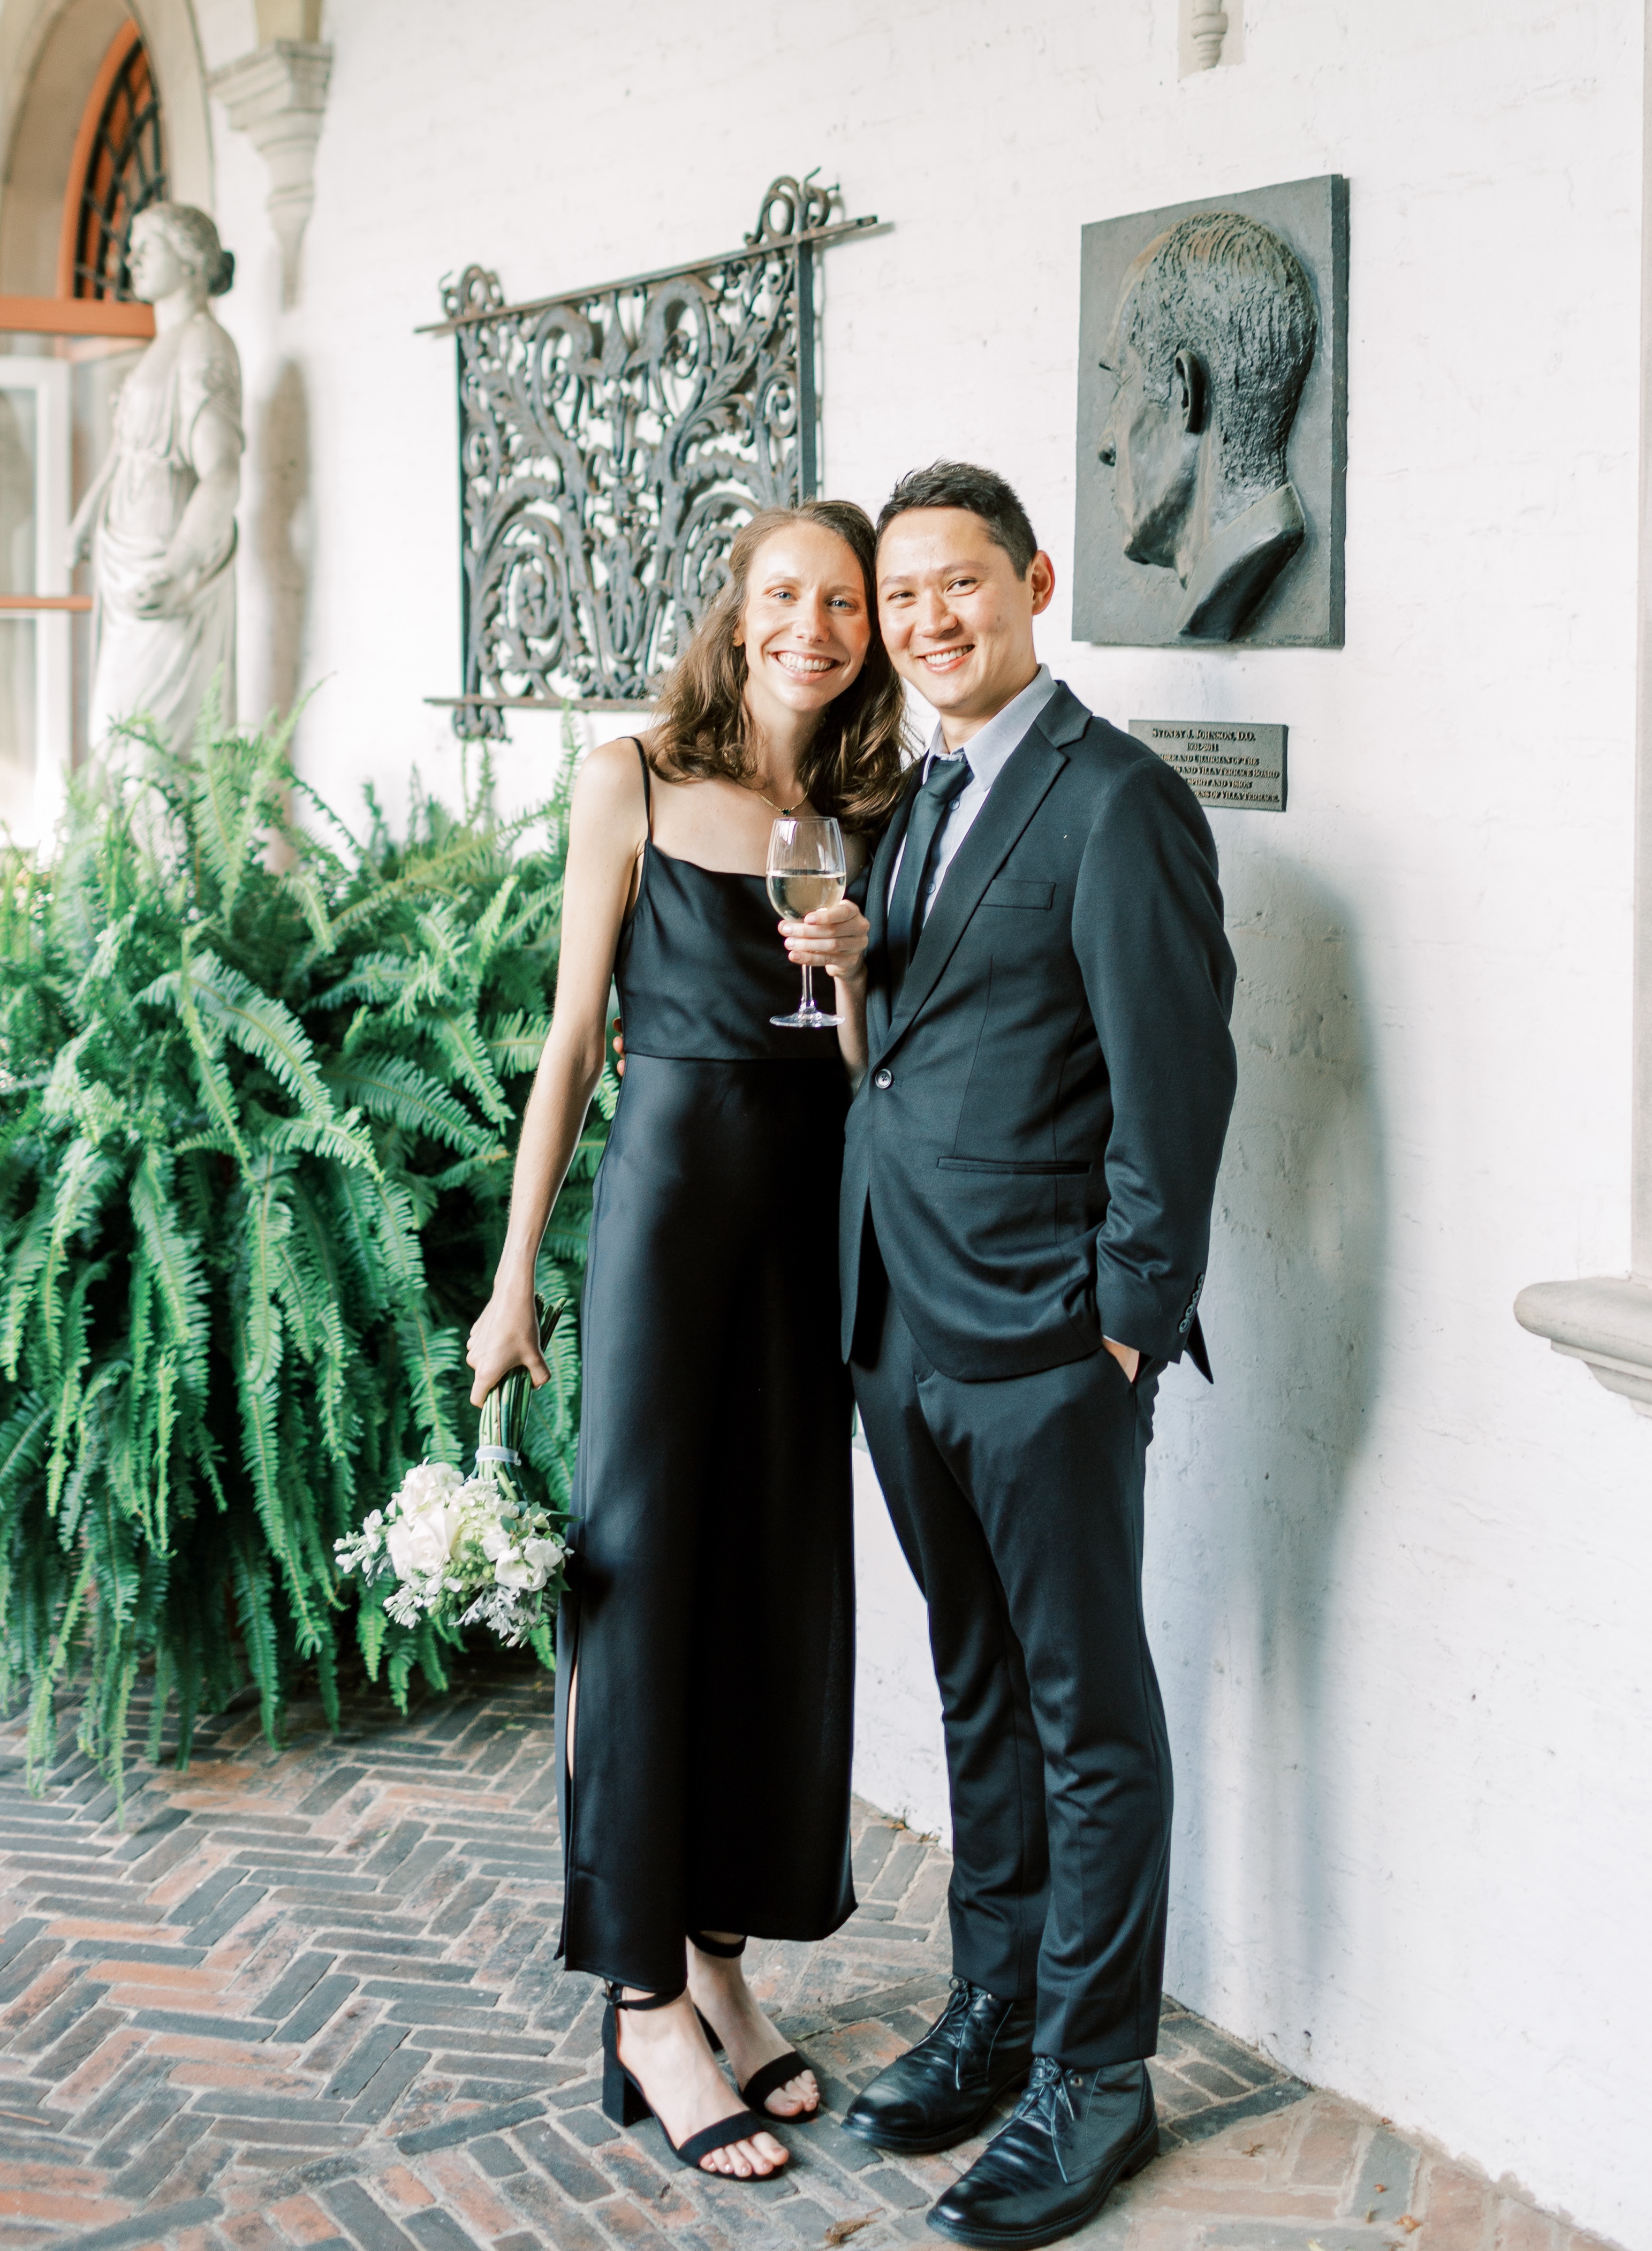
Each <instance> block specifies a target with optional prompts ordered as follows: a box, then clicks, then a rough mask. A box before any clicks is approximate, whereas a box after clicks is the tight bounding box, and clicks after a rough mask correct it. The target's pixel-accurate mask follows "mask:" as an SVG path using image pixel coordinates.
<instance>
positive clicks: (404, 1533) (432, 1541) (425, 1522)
mask: <svg viewBox="0 0 1652 2251" xmlns="http://www.w3.org/2000/svg"><path fill="white" fill-rule="evenodd" d="M461 1484H462V1479H461V1478H460V1475H459V1472H458V1471H457V1470H456V1469H455V1468H454V1466H453V1465H452V1463H451V1462H421V1463H420V1465H419V1467H418V1468H417V1469H413V1470H409V1471H408V1472H407V1474H406V1477H405V1478H404V1479H402V1481H401V1491H400V1492H399V1493H398V1494H397V1495H396V1500H395V1509H396V1514H395V1517H394V1519H393V1520H392V1522H391V1523H390V1524H389V1525H387V1526H386V1527H385V1546H386V1547H387V1548H389V1550H390V1560H391V1562H392V1563H393V1564H394V1565H395V1567H396V1576H397V1577H398V1578H399V1579H410V1578H412V1577H413V1576H414V1574H415V1573H416V1572H424V1571H440V1570H441V1569H442V1568H443V1567H444V1565H445V1564H446V1563H447V1561H448V1556H449V1555H451V1553H452V1552H453V1545H454V1541H455V1539H456V1538H457V1537H458V1534H459V1530H460V1527H461V1525H462V1521H463V1510H462V1508H461V1507H460V1506H459V1505H458V1500H459V1490H460V1486H461Z"/></svg>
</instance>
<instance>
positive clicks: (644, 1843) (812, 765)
mask: <svg viewBox="0 0 1652 2251" xmlns="http://www.w3.org/2000/svg"><path fill="white" fill-rule="evenodd" d="M873 561H874V541H873V535H872V528H871V523H870V522H869V521H868V520H867V518H866V516H864V514H863V513H862V511H861V510H860V509H857V508H853V507H850V506H849V505H847V504H845V503H841V502H809V503H808V504H807V505H805V506H803V507H802V508H799V509H789V510H786V511H783V512H782V511H777V512H774V513H772V514H767V515H764V516H759V517H758V518H757V519H756V521H755V522H754V523H752V524H750V525H748V526H747V527H746V529H745V530H743V531H742V532H741V533H740V534H739V537H738V538H737V539H736V541H735V543H734V547H733V551H732V555H731V558H730V581H729V584H728V585H727V586H726V587H725V589H724V591H723V592H722V593H721V594H720V595H719V596H718V599H717V600H716V602H714V603H713V605H712V606H711V610H710V612H709V613H707V616H706V618H705V622H704V624H703V625H702V627H701V628H700V630H699V632H698V634H696V636H695V639H694V641H693V644H692V646H691V648H690V649H689V650H688V651H687V653H686V654H685V655H684V657H683V659H682V660H681V661H680V662H679V664H678V666H677V669H676V671H675V673H674V674H673V675H672V678H671V681H670V684H669V686H668V689H667V692H666V695H665V697H664V699H663V703H662V706H661V710H660V713H659V716H658V718H657V720H656V724H655V725H654V726H653V728H651V729H650V730H649V732H648V733H647V734H646V735H645V736H644V737H643V738H642V741H641V742H635V741H632V740H623V741H619V742H614V743H607V744H604V745H602V746H601V748H600V749H599V750H596V751H593V752H592V753H591V754H590V756H589V757H588V758H587V760H586V762H585V765H584V766H583V768H582V769H581V772H580V779H579V781H578V783H577V785H576V787H575V791H574V796H573V820H572V827H571V832H570V841H569V851H568V865H567V876H566V888H565V893H564V905H563V921H562V951H561V959H560V965H559V973H558V980H557V995H556V1008H555V1013H554V1016H553V1019H552V1028H551V1034H550V1037H549V1039H548V1041H547V1042H546V1045H545V1054H544V1056H543V1057H542V1059H541V1061H540V1064H539V1070H538V1077H537V1079H536V1081H535V1084H534V1091H533V1095H532V1098H531V1101H530V1103H529V1105H528V1110H527V1114H526V1116H525V1118H524V1122H523V1129H522V1138H521V1142H520V1145H519V1147H518V1150H517V1169H516V1180H515V1184H514V1188H513V1191H512V1198H511V1216H510V1233H509V1236H508V1237H507V1242H506V1247H505V1250H504V1253H503V1257H502V1258H501V1260H500V1264H499V1270H498V1273H497V1275H496V1278H495V1283H494V1292H493V1296H492V1299H490V1301H489V1305H488V1306H487V1308H486V1310H485V1311H484V1313H482V1317H481V1319H479V1320H478V1321H477V1323H476V1325H475V1329H474V1330H473V1331H472V1333H471V1340H470V1351H469V1361H470V1365H471V1367H472V1368H474V1369H475V1378H476V1380H475V1392H474V1394H473V1396H474V1397H475V1399H476V1400H478V1401H480V1400H481V1399H482V1397H483V1396H485V1394H486V1392H487V1391H488V1389H489V1388H490V1387H491V1386H492V1385H493V1384H494V1383H496V1382H497V1381H498V1380H499V1379H500V1377H501V1376H503V1375H504V1374H505V1373H506V1372H507V1371H508V1370H509V1369H510V1368H513V1367H521V1366H525V1367H527V1368H530V1369H531V1372H532V1374H533V1376H534V1380H535V1382H536V1383H537V1382H542V1381H543V1380H544V1378H545V1363H544V1361H543V1360H542V1359H541V1358H540V1356H539V1351H538V1336H537V1333H536V1330H535V1326H534V1318H533V1270H534V1261H535V1257H536V1255H537V1252H538V1244H539V1241H540V1237H541V1236H542V1235H543V1233H544V1230H545V1224H546V1222H547V1221H548V1219H549V1216H550V1212H551V1209H552V1203H553V1202H554V1198H555V1195H556V1192H557V1189H558V1188H559V1186H560V1184H561V1181H562V1177H563V1174H564V1172H565V1171H566V1167H567V1164H568V1160H569V1158H570V1156H571V1155H572V1153H573V1147H574V1144H575V1142H576V1140H577V1139H578V1137H579V1133H580V1127H581V1125H582V1124H583V1121H584V1118H585V1114H586V1110H587V1105H588V1104H589V1101H590V1098H591V1095H592V1092H593V1089H594V1087H595V1084H596V1081H597V1078H598V1077H599V1075H600V1069H601V1063H602V1058H603V1052H604V1038H605V1022H606V1016H607V998H608V988H609V980H610V975H612V977H613V978H614V980H616V981H617V984H618V987H619V994H620V1001H621V1015H622V1019H623V1022H624V1026H625V1050H626V1067H625V1077H624V1080H623V1084H622V1089H621V1097H620V1102H619V1106H618V1109H617V1111H616V1112H615V1115H614V1123H613V1126H612V1128H611V1130H610V1132H609V1135H608V1141H607V1150H606V1152H605V1154H604V1157H603V1161H602V1167H601V1170H600V1174H599V1175H598V1180H597V1188H596V1198H595V1207H594V1211H593V1221H592V1231H591V1241H590V1250H589V1260H588V1264H587V1275H586V1288H585V1299H584V1304H583V1306H582V1309H581V1331H580V1340H581V1346H582V1350H583V1355H584V1367H585V1375H584V1386H583V1392H582V1397H581V1405H580V1465H579V1474H578V1486H577V1495H576V1499H575V1502H574V1507H575V1510H576V1512H577V1513H578V1516H579V1519H580V1524H579V1531H578V1538H577V1542H576V1545H577V1548H578V1557H577V1563H576V1566H575V1573H574V1576H575V1579H576V1583H577V1592H576V1594H575V1595H574V1596H572V1597H571V1598H570V1600H569V1601H568V1603H566V1605H565V1608H564V1614H563V1619H562V1625H561V1631H560V1634H559V1652H558V1684H559V1699H558V1701H559V1722H560V1724H561V1726H562V1728H563V1731H564V1758H563V1782H564V1790H563V1846H564V1854H565V1859H566V1906H565V1910H564V1922H563V1950H564V1953H565V1956H566V1961H567V1964H568V1966H569V1967H570V1968H571V1969H575V1970H590V1971H593V1972H594V1973H595V1974H596V1975H598V1976H599V1977H602V1978H604V1979H605V1980H606V1981H607V1990H608V1998H609V2008H608V2012H607V2017H606V2019H605V2022H604V2028H603V2030H604V2052H605V2074H604V2101H605V2106H606V2107H607V2108H608V2109H609V2111H610V2115H611V2116H614V2119H615V2122H616V2123H620V2124H630V2123H633V2122H634V2120H635V2118H636V2117H637V2116H641V2115H642V2113H643V2112H644V2111H645V2110H646V2109H649V2108H652V2109H654V2110H655V2111H656V2113H657V2115H658V2116H659V2118H660V2121H661V2123H662V2125H663V2128H664V2130H665V2132H666V2135H667V2137H668V2138H669V2139H670V2142H671V2144H672V2146H673V2147H674V2148H675V2149H676V2150H677V2152H678V2154H679V2156H680V2157H682V2158H683V2159H684V2162H685V2163H691V2164H700V2165H703V2166H704V2167H705V2169H706V2170H707V2171H714V2172H719V2173H726V2174H731V2175H734V2176H737V2177H739V2178H751V2177H753V2176H760V2175H763V2174H767V2173H769V2172H772V2171H774V2170H775V2169H776V2168H777V2167H778V2166H780V2165H781V2164H784V2163H785V2162H786V2151H785V2148H784V2146H783V2144H781V2143H780V2142H779V2141H778V2140H777V2139H776V2138H775V2137H774V2135H773V2134H772V2133H771V2132H770V2131H769V2130H767V2129H768V2125H769V2124H770V2123H774V2122H775V2121H780V2120H785V2119H797V2120H802V2119H803V2118H806V2117H809V2116H813V2115H814V2112H815V2110H816V2109H817V2107H818V2103H819V2090H818V2088H817V2087H816V2082H815V2079H814V2075H813V2074H812V2073H811V2072H810V2071H809V2068H808V2067H807V2065H806V2063H805V2062H804V2061H803V2059H802V2057H801V2056H799V2055H797V2054H795V2052H794V2051H792V2050H790V2049H789V2048H788V2047H787V2044H786V2041H785V2040H784V2039H783V2038H782V2037H781V2034H780V2033H778V2032H777V2031H776V2030H775V2028H774V2025H773V2024H772V2023H771V2022H770V2020H769V2019H767V2017H766V2016H765V2015H764V2014H763V2012H762V2011H761V2010H760V2008H759V2007H758V2005H757V2004H756V2001H755V2000H754V1998H753V1996H752V1994H751V1992H750V1991H749V1989H748V1987H747V1986H746V1981H745V1977H744V1975H743V1972H742V1969H741V1964H740V1960H739V1954H740V1949H741V1947H742V1946H743V1944H744V1942H745V1940H746V1936H748V1935H753V1934H754V1935H756V1936H760V1937H767V1938H788V1939H804V1940H809V1939H819V1938H823V1937H825V1936H828V1935H829V1933H830V1932H831V1931H833V1930H835V1929H836V1928H837V1927H838V1925H839V1924H841V1923H842V1922H843V1920H844V1919H845V1917H846V1916H847V1915H849V1914H850V1912H851V1910H852V1908H853V1907H854V1895H853V1893H852V1891H851V1888H850V1873H849V1769H850V1733H851V1729H850V1697H851V1690H852V1685H853V1673H854V1643H853V1596H854V1586H853V1570H852V1553H851V1547H850V1451H849V1449H850V1391H849V1387H848V1383H847V1381H846V1378H845V1374H844V1370H843V1366H842V1363H841V1361H840V1358H839V1354H838V1346H837V1284H836V1271H837V1267H836V1213H837V1184H838V1176H839V1172H840V1169H841V1164H842V1147H843V1115H844V1112H845V1111H846V1109H847V1107H848V1103H849V1097H850V1087H851V1082H852V1078H853V1077H854V1076H857V1074H858V1072H859V1071H860V1070H863V1069H864V1056H863V1055H859V1054H857V1053H856V1052H855V1042H856V1039H857V1032H856V1029H855V1022H856V1015H857V1012H856V1010H855V1008H853V1007H852V1006H850V1005H845V1006H843V1007H842V1008H839V1009H838V1010H837V1011H836V1013H837V1014H838V1015H841V1016H842V1017H843V1019H844V1020H845V1021H844V1027H843V1030H842V1031H841V1032H818V1031H807V1030H802V1031H800V1030H793V1029H780V1028H777V1027H775V1026H774V1025H772V1024H771V1023H770V1022H769V1019H770V1017H771V1016H774V1015H781V1014H782V1013H787V1012H789V1011H790V1010H791V1009H792V1008H794V1007H795V1002H796V990H797V972H796V969H795V966H793V965H794V964H795V963H797V962H800V961H809V962H810V963H812V964H813V965H814V966H816V967H819V968H823V969H824V970H826V971H827V972H828V973H829V974H830V975H831V976H832V977H833V978H834V979H835V980H839V983H838V985H837V987H835V988H834V989H836V990H837V991H838V992H839V994H840V998H842V999H843V1000H844V1001H846V1002H847V1001H850V999H851V998H852V996H853V994H854V991H855V988H856V987H857V983H858V981H859V980H862V979H863V978H864V950H865V942H866V934H867V926H866V922H865V919H864V916H863V915H862V913H861V911H860V906H859V900H860V899H861V897H863V896H864V864H865V862H866V860H867V858H868V856H869V851H868V842H867V840H868V838H869V836H870V835H871V834H872V833H873V832H875V831H876V829H877V828H878V826H879V825H880V824H881V822H882V821H883V819H884V817H885V814H887V811H888V809H889V807H890V805H891V804H892V801H893V799H894V797H895V794H896V793H897V791H898V789H899V777H900V738H901V711H902V703H901V696H900V689H899V682H897V680H896V678H895V675H894V673H893V671H892V668H891V666H890V663H889V660H888V657H887V656H886V655H885V651H884V648H883V644H882V642H881V641H880V640H879V639H878V628H877V612H876V605H875V600H874V595H873V578H872V572H873ZM793 808H795V809H800V810H812V811H814V812H815V813H817V814H832V815H835V816H836V818H837V819H838V820H839V821H840V822H841V823H842V824H843V828H844V830H845V832H846V836H847V841H848V843H849V848H850V868H851V876H852V878H853V880H851V883H850V896H849V897H847V898H845V899H844V900H843V902H842V903H840V904H838V905H837V906H836V907H832V908H828V909H825V910H823V911H819V912H817V913H816V914H813V915H811V916H809V918H807V920H806V921H804V922H786V923H782V924H781V925H779V929H778V932H777V927H776V923H775V918H774V911H773V909H772V908H771V907H770V906H769V904H768V903H767V897H766V895H765V889H764V883H763V877H762V876H761V875H760V873H759V872H758V870H759V869H761V868H762V866H763V864H764V859H765V855H766V851H767V842H768V835H769V830H770V828H771V826H772V824H773V822H774V819H775V817H776V816H777V814H780V813H781V812H782V811H784V810H788V809H793ZM782 936H783V937H784V939H785V943H784V944H782V942H781V939H782ZM788 957H789V959H788ZM708 2030H709V2031H710V2032H711V2033H712V2034H713V2035H714V2036H715V2037H716V2039H717V2040H718V2043H719V2044H720V2045H721V2047H723V2048H724V2050H725V2054H726V2059H727V2061H728V2063H729V2065H730V2067H731V2070H732V2076H733V2078H734V2081H735V2083H736V2085H737V2086H738V2088H739V2099H738V2101H737V2100H736V2098H735V2097H734V2096H733V2095H732V2091H731V2089H730V2087H729V2083H728V2081H727V2080H726V2079H725V2077H724V2076H723V2074H722V2072H721V2071H720V2069H719V2068H718V2063H717V2061H716V2058H715V2056H714V2055H713V2054H712V2049H711V2044H710V2041H709V2040H708V2038H707V2032H708Z"/></svg>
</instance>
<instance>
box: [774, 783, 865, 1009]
mask: <svg viewBox="0 0 1652 2251" xmlns="http://www.w3.org/2000/svg"><path fill="white" fill-rule="evenodd" d="M847 873H848V863H847V862H846V861H845V860H844V857H843V830H842V829H841V828H839V827H838V826H837V823H836V821H827V820H823V819H821V818H820V816H819V815H818V814H813V813H806V814H783V815H782V816H781V819H780V820H779V821H776V822H775V823H774V827H773V828H771V829H770V830H769V832H768V879H767V880H768V897H769V904H770V905H771V906H772V907H773V908H774V911H775V913H776V914H778V915H784V916H785V917H786V918H787V919H788V921H792V922H798V921H801V920H802V918H803V916H804V915H806V914H812V913H813V912H814V911H815V909H816V907H835V906H836V904H837V902H838V900H839V899H841V898H842V897H843V884H844V881H845V878H846V876H847ZM768 1021H769V1022H770V1023H771V1024H784V1025H786V1026H788V1027H789V1028H793V1029H797V1030H800V1031H805V1032H819V1031H825V1030H826V1029H829V1027H830V1026H831V1025H833V1024H839V1023H842V1022H843V1018H842V1017H841V1016H829V1015H827V1014H826V1013H825V1011H824V1009H823V1008H817V1007H816V1004H815V975H814V969H813V966H812V965H811V964H810V963H809V962H807V961H806V962H805V963H804V964H803V997H802V1000H801V1001H799V1002H798V1004H797V1008H796V1011H795V1014H794V1015H789V1016H771V1017H770V1018H769V1020H768Z"/></svg>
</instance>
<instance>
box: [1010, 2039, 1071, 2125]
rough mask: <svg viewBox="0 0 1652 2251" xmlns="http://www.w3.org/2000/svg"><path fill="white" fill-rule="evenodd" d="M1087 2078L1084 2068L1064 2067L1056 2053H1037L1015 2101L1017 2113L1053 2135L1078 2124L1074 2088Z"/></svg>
mask: <svg viewBox="0 0 1652 2251" xmlns="http://www.w3.org/2000/svg"><path fill="white" fill-rule="evenodd" d="M1084 2080H1085V2074H1084V2073H1083V2072H1081V2071H1068V2070H1066V2069H1065V2068H1064V2067H1063V2066H1062V2065H1061V2064H1060V2063H1059V2062H1058V2061H1057V2060H1056V2058H1055V2057H1054V2056H1052V2055H1035V2056H1034V2057H1033V2059H1032V2071H1031V2076H1030V2077H1029V2079H1028V2081H1027V2083H1026V2087H1025V2088H1024V2090H1023V2093H1022V2096H1021V2100H1020V2102H1017V2105H1016V2108H1015V2116H1017V2118H1025V2119H1026V2120H1028V2121H1029V2123H1031V2124H1032V2125H1035V2126H1038V2127H1042V2129H1043V2130H1044V2131H1045V2133H1046V2134H1049V2135H1052V2136H1053V2135H1055V2134H1058V2133H1059V2131H1060V2130H1061V2129H1062V2127H1064V2126H1072V2125H1075V2124H1076V2123H1078V2113H1077V2112H1076V2111H1075V2110H1074V2109H1073V2107H1072V2095H1073V2090H1074V2088H1079V2087H1081V2086H1082V2085H1083V2084H1084Z"/></svg>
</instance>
